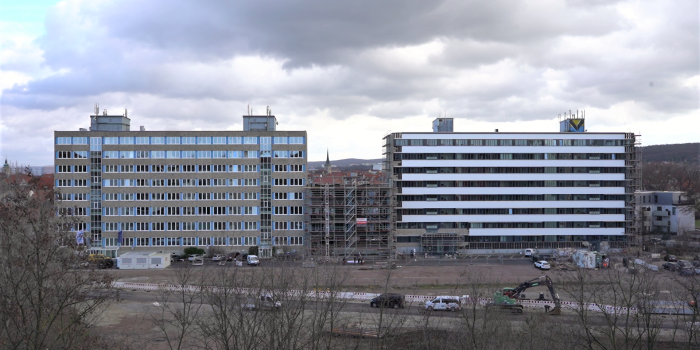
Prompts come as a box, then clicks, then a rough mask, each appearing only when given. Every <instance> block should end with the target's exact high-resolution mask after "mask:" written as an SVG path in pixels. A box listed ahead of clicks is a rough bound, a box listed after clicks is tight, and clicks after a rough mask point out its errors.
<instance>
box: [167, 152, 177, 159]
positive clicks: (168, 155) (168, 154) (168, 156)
mask: <svg viewBox="0 0 700 350" xmlns="http://www.w3.org/2000/svg"><path fill="white" fill-rule="evenodd" d="M165 157H166V158H180V151H166V152H165Z"/></svg>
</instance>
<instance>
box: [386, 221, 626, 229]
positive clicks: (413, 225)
mask: <svg viewBox="0 0 700 350" xmlns="http://www.w3.org/2000/svg"><path fill="white" fill-rule="evenodd" d="M624 227H625V223H624V222H601V221H590V222H587V221H567V222H562V221H551V222H397V223H396V228H397V229H428V230H431V229H441V228H624Z"/></svg>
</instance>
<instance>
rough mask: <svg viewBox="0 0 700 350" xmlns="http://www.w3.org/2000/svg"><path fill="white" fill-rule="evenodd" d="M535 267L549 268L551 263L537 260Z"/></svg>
mask: <svg viewBox="0 0 700 350" xmlns="http://www.w3.org/2000/svg"><path fill="white" fill-rule="evenodd" d="M535 267H536V268H538V269H542V270H549V269H550V268H551V267H550V266H549V263H548V262H546V261H544V260H540V261H537V262H535Z"/></svg>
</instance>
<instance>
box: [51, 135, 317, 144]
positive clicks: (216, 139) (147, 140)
mask: <svg viewBox="0 0 700 350" xmlns="http://www.w3.org/2000/svg"><path fill="white" fill-rule="evenodd" d="M93 139H94V137H93ZM99 141H101V142H97V143H95V142H93V144H100V143H101V144H104V145H257V144H259V138H258V137H257V136H245V137H237V136H232V137H224V136H211V137H210V136H200V137H194V136H182V137H181V136H152V137H148V136H137V137H133V136H123V137H104V138H102V140H99ZM268 142H269V141H268ZM272 143H273V144H276V145H303V144H304V137H303V136H298V137H294V136H292V137H286V136H280V137H273V138H272ZM56 144H57V145H87V144H88V138H87V137H57V138H56Z"/></svg>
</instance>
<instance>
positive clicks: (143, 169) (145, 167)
mask: <svg viewBox="0 0 700 350" xmlns="http://www.w3.org/2000/svg"><path fill="white" fill-rule="evenodd" d="M134 169H135V170H136V172H137V173H147V172H148V165H137V166H136V167H135V168H134Z"/></svg>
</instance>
